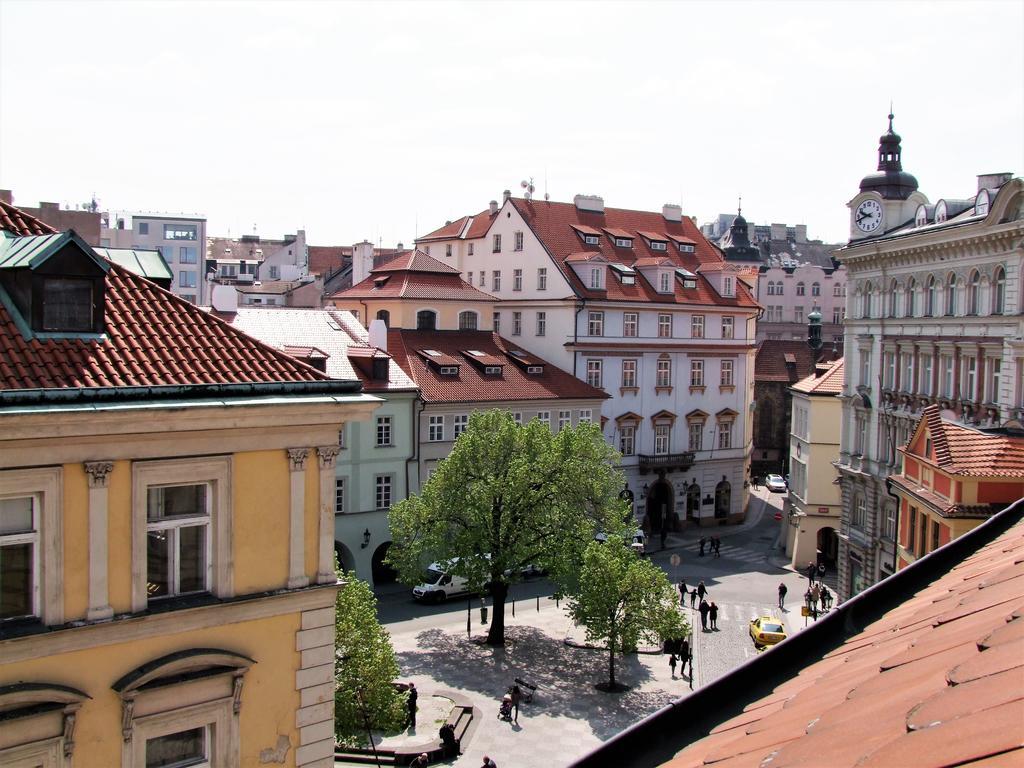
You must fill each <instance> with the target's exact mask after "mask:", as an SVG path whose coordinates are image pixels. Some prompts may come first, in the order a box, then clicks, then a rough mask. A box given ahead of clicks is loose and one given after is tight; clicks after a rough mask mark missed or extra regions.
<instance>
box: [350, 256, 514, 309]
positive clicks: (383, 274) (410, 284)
mask: <svg viewBox="0 0 1024 768" xmlns="http://www.w3.org/2000/svg"><path fill="white" fill-rule="evenodd" d="M331 298H337V299H395V298H406V299H434V300H438V301H445V300H447V301H486V302H492V301H494V297H493V296H491V295H490V294H488V293H484V292H483V291H479V290H477V289H476V288H474V287H473V286H471V285H470V284H469V283H467V282H466V281H465V280H463V279H462V278H461V277H460V276H459V273H458V270H455V269H453V268H452V267H449V266H448V265H447V264H444V263H442V262H440V261H438V260H437V259H435V258H432V257H430V256H427V254H425V253H423V252H422V251H415V252H409V253H403V254H400V255H398V256H396V257H394V258H393V259H391V260H390V261H389V262H387V263H386V264H382V265H380V266H378V267H374V268H373V270H372V271H371V272H370V276H369V277H367V278H366V279H365V280H363V281H362V282H361V283H359V284H358V285H354V286H352V287H351V288H347V289H346V290H344V291H339V292H338V293H336V294H334V295H333V296H332V297H331Z"/></svg>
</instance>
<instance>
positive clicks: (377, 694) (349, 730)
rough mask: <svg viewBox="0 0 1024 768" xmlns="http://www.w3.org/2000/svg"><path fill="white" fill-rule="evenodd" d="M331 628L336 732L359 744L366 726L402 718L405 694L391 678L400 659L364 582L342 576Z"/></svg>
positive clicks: (389, 724) (395, 723) (380, 726)
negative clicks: (332, 627) (333, 653)
mask: <svg viewBox="0 0 1024 768" xmlns="http://www.w3.org/2000/svg"><path fill="white" fill-rule="evenodd" d="M345 579H346V581H347V583H346V584H345V585H344V586H342V588H341V590H340V591H339V592H338V600H337V605H336V608H337V611H336V615H335V628H334V651H335V661H334V733H335V737H336V738H337V740H338V742H339V743H341V744H346V745H355V744H362V743H364V742H365V741H366V740H367V739H368V738H369V734H368V733H367V731H368V730H370V729H373V730H381V731H391V730H397V729H399V728H401V727H402V725H403V723H404V722H405V712H406V710H405V694H403V693H400V692H399V691H398V690H397V689H396V688H395V687H394V686H393V685H392V681H394V679H395V678H396V677H398V663H397V662H396V661H395V650H394V648H393V647H392V645H391V636H390V635H389V634H388V631H387V630H386V629H384V627H382V626H381V625H380V622H379V621H378V620H377V598H375V597H374V595H373V592H372V590H371V589H370V586H369V584H367V583H366V582H365V581H360V580H359V579H356V578H353V577H351V576H345Z"/></svg>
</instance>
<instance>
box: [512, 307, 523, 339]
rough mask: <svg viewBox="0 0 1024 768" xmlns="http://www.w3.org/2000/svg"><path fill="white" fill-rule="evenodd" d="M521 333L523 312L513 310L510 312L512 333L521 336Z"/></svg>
mask: <svg viewBox="0 0 1024 768" xmlns="http://www.w3.org/2000/svg"><path fill="white" fill-rule="evenodd" d="M522 334H523V313H522V312H518V311H516V312H513V313H512V335H513V336H522Z"/></svg>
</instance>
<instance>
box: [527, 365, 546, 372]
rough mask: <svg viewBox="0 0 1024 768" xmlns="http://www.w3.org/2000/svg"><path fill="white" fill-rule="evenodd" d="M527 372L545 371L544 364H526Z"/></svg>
mask: <svg viewBox="0 0 1024 768" xmlns="http://www.w3.org/2000/svg"><path fill="white" fill-rule="evenodd" d="M526 372H527V373H544V366H543V365H528V366H526Z"/></svg>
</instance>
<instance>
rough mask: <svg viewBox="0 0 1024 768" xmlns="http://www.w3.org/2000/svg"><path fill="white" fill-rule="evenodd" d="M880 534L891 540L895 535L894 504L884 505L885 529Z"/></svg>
mask: <svg viewBox="0 0 1024 768" xmlns="http://www.w3.org/2000/svg"><path fill="white" fill-rule="evenodd" d="M882 535H883V536H884V537H885V538H887V539H888V540H889V541H893V540H894V539H895V537H896V505H895V504H887V505H886V506H885V530H884V531H882Z"/></svg>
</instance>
